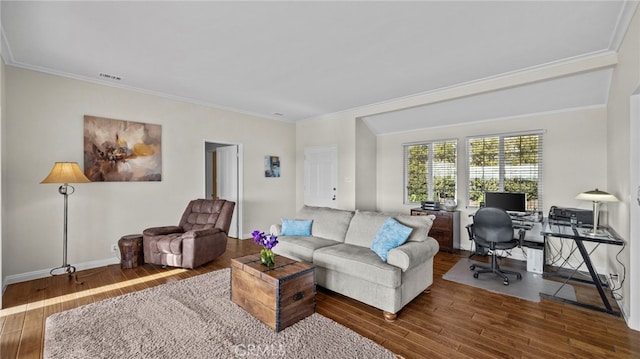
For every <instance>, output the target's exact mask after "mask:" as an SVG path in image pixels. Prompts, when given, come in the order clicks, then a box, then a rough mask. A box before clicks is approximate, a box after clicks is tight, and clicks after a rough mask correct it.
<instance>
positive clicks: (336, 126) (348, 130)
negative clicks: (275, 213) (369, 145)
mask: <svg viewBox="0 0 640 359" xmlns="http://www.w3.org/2000/svg"><path fill="white" fill-rule="evenodd" d="M355 136H356V122H355V118H343V117H340V116H336V117H330V118H323V119H315V120H307V121H302V122H299V123H298V124H297V126H296V153H297V156H296V209H298V208H300V207H302V206H303V204H304V149H305V147H315V146H331V145H337V146H338V205H337V207H338V208H342V209H355V206H356V200H355V198H356V180H355V179H356V160H355V156H356V145H355ZM293 214H295V211H294V212H291V213H289V214H288V215H289V216H291V215H293Z"/></svg>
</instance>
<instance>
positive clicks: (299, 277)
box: [231, 253, 316, 332]
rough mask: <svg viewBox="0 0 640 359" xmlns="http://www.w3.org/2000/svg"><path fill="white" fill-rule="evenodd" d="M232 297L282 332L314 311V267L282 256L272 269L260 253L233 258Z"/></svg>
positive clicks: (277, 258) (245, 308)
mask: <svg viewBox="0 0 640 359" xmlns="http://www.w3.org/2000/svg"><path fill="white" fill-rule="evenodd" d="M231 300H232V301H233V302H234V303H236V304H237V305H239V306H240V307H242V308H243V309H244V310H246V311H247V312H249V313H250V314H251V315H253V316H254V317H256V318H258V319H260V320H261V321H262V322H263V323H265V324H266V325H268V326H269V327H270V328H271V329H273V330H275V331H276V332H279V331H281V330H282V329H284V328H286V327H288V326H290V325H292V324H294V323H296V322H298V321H299V320H301V319H303V318H305V317H307V316H309V315H311V314H313V313H314V312H315V307H316V276H315V267H314V266H313V265H312V264H309V263H303V262H298V261H295V260H293V259H289V258H286V257H282V256H279V255H276V264H275V266H274V267H272V268H267V267H266V266H264V265H262V264H261V263H260V253H257V254H252V255H248V256H244V257H240V258H234V259H232V260H231Z"/></svg>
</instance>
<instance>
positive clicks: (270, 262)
mask: <svg viewBox="0 0 640 359" xmlns="http://www.w3.org/2000/svg"><path fill="white" fill-rule="evenodd" d="M260 263H262V264H264V265H265V266H267V267H269V268H271V267H273V266H274V265H275V264H276V257H275V254H273V251H272V250H271V249H267V248H262V250H261V251H260Z"/></svg>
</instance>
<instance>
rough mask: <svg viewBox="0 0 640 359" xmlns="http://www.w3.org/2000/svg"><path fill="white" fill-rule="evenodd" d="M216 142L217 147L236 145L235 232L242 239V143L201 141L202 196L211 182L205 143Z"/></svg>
mask: <svg viewBox="0 0 640 359" xmlns="http://www.w3.org/2000/svg"><path fill="white" fill-rule="evenodd" d="M208 143H210V144H216V145H221V146H218V147H223V146H236V147H237V148H238V184H237V186H238V198H237V200H236V216H237V218H236V222H237V227H238V228H237V233H238V239H244V237H245V236H244V232H243V231H242V223H243V220H242V219H243V209H244V206H243V203H244V191H243V186H242V184H243V183H244V165H243V164H244V148H243V145H242V143H233V142H227V141H218V140H209V139H205V140H204V142H203V153H204V156H203V157H204V158H203V163H202V168H203V170H202V172H203V176H204V179H203V189H202V193H203V195H204V197H205V198H206V196H207V184H208V183H211V181H212V179H211V173H209V171H207V167H208V165H207V161H208V156H207V144H208Z"/></svg>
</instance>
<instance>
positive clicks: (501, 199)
mask: <svg viewBox="0 0 640 359" xmlns="http://www.w3.org/2000/svg"><path fill="white" fill-rule="evenodd" d="M484 205H485V207H497V208H502V209H504V210H505V211H507V212H526V211H527V195H526V194H524V193H521V192H485V193H484Z"/></svg>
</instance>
